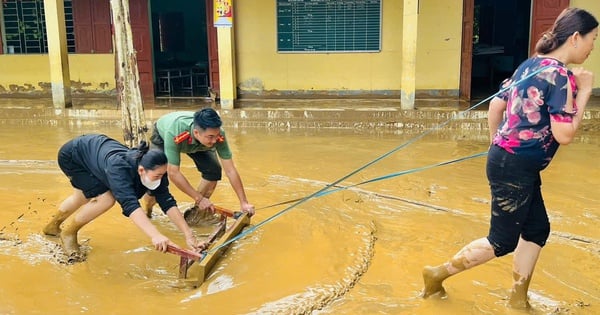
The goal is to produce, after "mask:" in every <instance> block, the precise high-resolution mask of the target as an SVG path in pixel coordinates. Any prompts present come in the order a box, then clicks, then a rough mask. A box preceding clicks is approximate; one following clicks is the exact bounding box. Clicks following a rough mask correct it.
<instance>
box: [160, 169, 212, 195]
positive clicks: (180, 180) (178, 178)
mask: <svg viewBox="0 0 600 315" xmlns="http://www.w3.org/2000/svg"><path fill="white" fill-rule="evenodd" d="M167 174H168V176H169V181H170V182H172V183H173V184H175V186H177V188H179V190H181V191H182V192H183V193H184V194H186V195H188V196H190V198H192V199H193V200H194V202H195V203H199V202H200V201H201V200H202V199H203V198H204V196H202V195H201V194H200V193H199V192H198V191H197V190H196V189H194V187H193V186H192V185H191V184H190V182H189V181H188V180H187V178H185V176H183V174H182V173H181V171H180V169H179V166H177V165H173V164H167Z"/></svg>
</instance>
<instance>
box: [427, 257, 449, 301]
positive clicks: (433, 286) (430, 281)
mask: <svg viewBox="0 0 600 315" xmlns="http://www.w3.org/2000/svg"><path fill="white" fill-rule="evenodd" d="M448 277H450V273H449V272H448V269H447V268H446V265H439V266H436V267H431V266H426V267H425V268H424V269H423V282H424V284H425V288H424V289H423V292H421V296H422V297H423V298H427V297H429V296H431V295H433V294H439V295H440V296H441V297H444V296H446V290H444V287H443V286H442V282H443V281H444V280H445V279H446V278H448Z"/></svg>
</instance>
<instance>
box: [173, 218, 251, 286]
mask: <svg viewBox="0 0 600 315" xmlns="http://www.w3.org/2000/svg"><path fill="white" fill-rule="evenodd" d="M215 210H216V211H217V212H218V213H220V214H221V215H222V220H221V221H220V222H219V224H218V225H217V227H216V228H215V230H214V231H213V233H211V234H210V235H209V236H208V238H207V240H206V243H208V248H207V249H205V250H201V251H200V252H197V251H191V250H187V249H182V248H177V247H175V246H170V245H169V246H168V248H167V252H168V253H171V254H175V255H178V256H180V260H179V278H180V279H185V281H186V283H187V284H188V285H190V286H192V287H195V288H196V287H199V286H200V285H202V283H204V280H206V277H207V276H208V274H209V273H210V271H211V270H212V267H213V266H214V265H215V263H216V262H217V260H219V259H220V258H221V255H222V254H223V252H224V251H225V249H226V247H227V246H224V247H221V245H223V244H225V243H226V242H228V241H229V240H231V239H232V238H234V237H235V236H237V235H238V234H240V232H241V231H242V229H243V228H244V227H246V226H247V225H249V224H250V217H249V216H248V213H246V212H233V211H231V210H227V209H224V208H221V207H215ZM227 217H231V218H233V219H234V221H233V222H232V223H231V224H230V226H229V227H227ZM212 248H218V249H217V250H216V251H211V249H212ZM194 262H198V269H199V271H198V274H197V275H198V276H197V277H196V278H188V270H189V268H190V267H191V266H192V265H193V264H194Z"/></svg>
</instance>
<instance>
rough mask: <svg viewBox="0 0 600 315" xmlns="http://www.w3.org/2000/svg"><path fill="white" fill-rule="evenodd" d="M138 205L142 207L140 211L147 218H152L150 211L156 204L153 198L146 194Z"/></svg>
mask: <svg viewBox="0 0 600 315" xmlns="http://www.w3.org/2000/svg"><path fill="white" fill-rule="evenodd" d="M140 204H141V206H142V210H144V212H145V213H146V216H147V217H148V218H152V209H153V208H154V205H155V204H156V199H155V198H154V196H150V195H148V194H146V195H144V196H143V197H142V199H140Z"/></svg>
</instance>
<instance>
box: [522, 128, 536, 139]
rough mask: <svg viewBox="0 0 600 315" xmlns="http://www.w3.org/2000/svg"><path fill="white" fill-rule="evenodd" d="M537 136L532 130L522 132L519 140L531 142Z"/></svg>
mask: <svg viewBox="0 0 600 315" xmlns="http://www.w3.org/2000/svg"><path fill="white" fill-rule="evenodd" d="M534 136H535V133H534V132H533V131H531V130H521V131H520V132H519V139H521V140H529V139H532V138H533V137H534Z"/></svg>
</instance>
